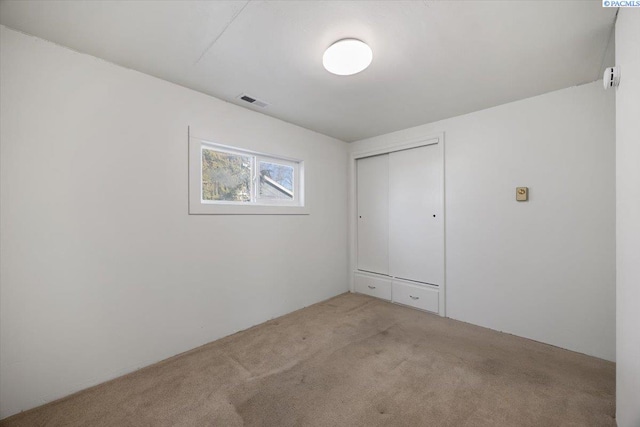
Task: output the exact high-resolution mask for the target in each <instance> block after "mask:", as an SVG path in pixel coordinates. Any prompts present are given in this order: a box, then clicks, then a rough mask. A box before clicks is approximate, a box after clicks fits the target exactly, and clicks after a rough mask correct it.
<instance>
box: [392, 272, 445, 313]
mask: <svg viewBox="0 0 640 427" xmlns="http://www.w3.org/2000/svg"><path fill="white" fill-rule="evenodd" d="M393 302H396V303H398V304H404V305H408V306H411V307H415V308H419V309H420V310H426V311H432V312H434V313H438V306H439V303H438V302H439V293H438V290H437V289H433V288H427V287H424V286H417V285H412V284H409V283H406V282H399V281H395V280H394V281H393Z"/></svg>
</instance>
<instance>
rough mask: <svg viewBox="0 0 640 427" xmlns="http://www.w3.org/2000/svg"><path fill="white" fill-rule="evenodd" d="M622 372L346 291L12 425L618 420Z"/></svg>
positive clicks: (29, 413)
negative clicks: (616, 394) (617, 384)
mask: <svg viewBox="0 0 640 427" xmlns="http://www.w3.org/2000/svg"><path fill="white" fill-rule="evenodd" d="M614 390H615V364H613V363H611V362H607V361H604V360H600V359H596V358H593V357H589V356H585V355H581V354H577V353H573V352H570V351H566V350H562V349H559V348H556V347H552V346H548V345H545V344H541V343H537V342H534V341H530V340H527V339H524V338H518V337H515V336H512V335H507V334H503V333H499V332H496V331H492V330H489V329H484V328H481V327H478V326H473V325H469V324H466V323H461V322H457V321H454V320H450V319H443V318H440V317H438V316H435V315H432V314H428V313H423V312H420V311H417V310H413V309H409V308H405V307H400V306H398V305H394V304H390V303H387V302H384V301H380V300H376V299H373V298H370V297H366V296H362V295H354V294H344V295H341V296H338V297H336V298H333V299H331V300H328V301H325V302H323V303H320V304H316V305H313V306H311V307H307V308H305V309H303V310H299V311H297V312H294V313H291V314H289V315H286V316H284V317H281V318H278V319H274V320H272V321H269V322H267V323H264V324H262V325H259V326H256V327H254V328H251V329H249V330H246V331H243V332H240V333H237V334H235V335H232V336H229V337H226V338H223V339H221V340H218V341H215V342H213V343H210V344H207V345H205V346H203V347H200V348H197V349H195V350H192V351H190V352H188V353H185V354H182V355H179V356H176V357H174V358H171V359H168V360H166V361H164V362H161V363H158V364H155V365H153V366H150V367H147V368H144V369H142V370H140V371H137V372H134V373H132V374H129V375H126V376H124V377H121V378H118V379H116V380H113V381H110V382H108V383H105V384H101V385H99V386H97V387H94V388H91V389H88V390H84V391H82V392H80V393H77V394H75V395H73V396H70V397H68V398H65V399H62V400H59V401H56V402H53V403H50V404H48V405H45V406H42V407H39V408H36V409H33V410H30V411H27V412H24V413H21V414H18V415H15V416H13V417H11V418H8V419H6V420H4V421H3V422H2V423H0V424H1V425H2V426H7V427H8V426H41V425H46V426H225V427H226V426H241V425H249V426H278V427H280V426H474V427H475V426H545V427H547V426H614V425H615V420H614V418H613V417H614V413H615V406H614Z"/></svg>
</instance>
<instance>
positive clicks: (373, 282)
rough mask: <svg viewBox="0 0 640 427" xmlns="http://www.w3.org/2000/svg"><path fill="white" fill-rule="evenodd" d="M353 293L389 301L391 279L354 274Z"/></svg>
mask: <svg viewBox="0 0 640 427" xmlns="http://www.w3.org/2000/svg"><path fill="white" fill-rule="evenodd" d="M354 288H355V291H356V292H358V293H361V294H366V295H371V296H372V297H376V298H382V299H386V300H387V301H391V279H390V278H385V277H384V276H375V275H373V274H366V273H354Z"/></svg>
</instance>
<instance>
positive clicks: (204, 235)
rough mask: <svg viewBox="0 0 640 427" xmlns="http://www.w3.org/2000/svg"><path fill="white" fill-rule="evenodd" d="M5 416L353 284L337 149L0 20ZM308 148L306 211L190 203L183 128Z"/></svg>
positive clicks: (260, 144)
mask: <svg viewBox="0 0 640 427" xmlns="http://www.w3.org/2000/svg"><path fill="white" fill-rule="evenodd" d="M0 40H1V45H0V52H1V57H0V67H1V68H0V93H1V104H0V109H1V111H2V115H1V122H0V128H1V134H0V141H1V144H0V157H1V164H0V166H1V175H0V178H1V184H0V195H1V210H0V218H1V222H0V227H1V228H0V231H1V240H0V251H1V254H2V258H1V260H0V262H1V266H0V270H1V273H0V284H1V287H0V301H1V302H0V304H1V305H0V336H1V342H0V401H1V408H0V416H1V417H6V416H8V415H11V414H13V413H16V412H18V411H20V410H24V409H28V408H30V407H33V406H36V405H39V404H42V403H45V402H47V401H50V400H52V399H55V398H58V397H62V396H64V395H67V394H69V393H71V392H74V391H76V390H80V389H82V388H85V387H87V386H90V385H93V384H96V383H100V382H102V381H105V380H108V379H110V378H113V377H116V376H118V375H121V374H124V373H126V372H129V371H132V370H134V369H136V368H139V367H141V366H144V365H148V364H150V363H152V362H156V361H158V360H161V359H164V358H166V357H169V356H172V355H174V354H177V353H180V352H183V351H185V350H188V349H191V348H194V347H196V346H199V345H201V344H204V343H207V342H210V341H213V340H215V339H217V338H220V337H222V336H224V335H228V334H230V333H233V332H234V331H237V330H240V329H244V328H247V327H249V326H251V325H255V324H257V323H261V322H263V321H265V320H267V319H269V318H272V317H275V316H279V315H282V314H285V313H287V312H290V311H293V310H295V309H298V308H302V307H303V306H306V305H309V304H312V303H315V302H318V301H321V300H324V299H326V298H329V297H332V296H334V295H337V294H340V293H342V292H345V291H347V287H348V285H347V263H346V260H347V249H346V233H347V224H346V222H347V213H346V206H347V191H346V189H347V146H346V144H345V143H343V142H341V141H338V140H335V139H332V138H329V137H326V136H323V135H320V134H318V133H314V132H311V131H308V130H306V129H303V128H300V127H297V126H294V125H291V124H288V123H285V122H282V121H279V120H276V119H273V118H270V117H267V116H265V115H262V114H259V113H254V112H250V111H248V110H245V109H242V108H240V107H237V106H234V105H231V104H228V103H225V102H223V101H220V100H218V99H214V98H211V97H208V96H205V95H202V94H199V93H196V92H193V91H191V90H187V89H184V88H182V87H180V86H176V85H174V84H170V83H167V82H164V81H161V80H158V79H155V78H152V77H149V76H146V75H144V74H141V73H138V72H134V71H130V70H127V69H124V68H120V67H118V66H115V65H112V64H110V63H107V62H104V61H102V60H99V59H96V58H93V57H89V56H86V55H82V54H79V53H76V52H73V51H70V50H68V49H65V48H62V47H59V46H56V45H53V44H51V43H48V42H45V41H43V40H39V39H36V38H33V37H29V36H26V35H23V34H21V33H18V32H15V31H12V30H9V29H7V28H5V27H2V28H1V29H0ZM188 125H191V126H192V130H194V132H195V133H197V135H198V136H201V137H210V138H214V139H215V141H217V142H220V143H223V144H229V145H237V146H239V147H243V148H248V149H253V150H258V151H265V152H269V153H273V154H279V155H284V156H289V157H294V158H302V159H304V160H305V161H306V163H305V166H306V177H307V181H308V187H307V196H308V198H309V201H310V203H311V215H306V216H278V215H275V216H207V215H201V216H189V215H188V214H187V212H188V208H187V201H188V200H187V126H188Z"/></svg>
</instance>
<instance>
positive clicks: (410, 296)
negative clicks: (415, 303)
mask: <svg viewBox="0 0 640 427" xmlns="http://www.w3.org/2000/svg"><path fill="white" fill-rule="evenodd" d="M409 298H411V299H420V297H414V296H413V295H409Z"/></svg>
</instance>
